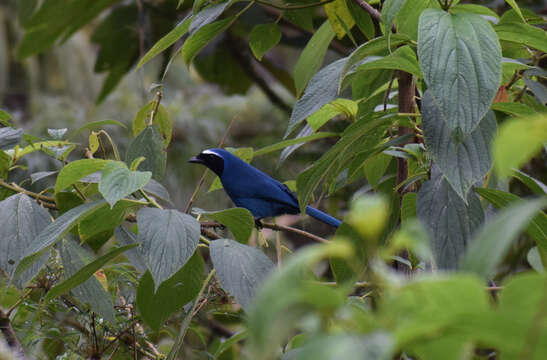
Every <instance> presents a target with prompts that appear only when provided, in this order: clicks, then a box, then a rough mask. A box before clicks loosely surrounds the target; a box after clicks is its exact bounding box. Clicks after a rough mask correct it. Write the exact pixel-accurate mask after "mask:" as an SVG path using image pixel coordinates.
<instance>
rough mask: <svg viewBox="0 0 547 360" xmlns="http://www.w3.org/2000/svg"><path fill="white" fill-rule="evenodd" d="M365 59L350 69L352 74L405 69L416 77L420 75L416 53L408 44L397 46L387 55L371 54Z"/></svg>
mask: <svg viewBox="0 0 547 360" xmlns="http://www.w3.org/2000/svg"><path fill="white" fill-rule="evenodd" d="M367 60H368V61H366V62H363V64H362V65H358V66H357V67H356V68H355V70H353V71H352V74H355V73H359V72H360V71H368V70H382V69H392V70H402V71H406V72H408V73H410V74H413V75H416V76H417V77H422V72H421V71H420V66H419V65H418V61H417V60H416V54H415V53H414V51H413V50H412V49H411V48H410V46H408V45H405V46H401V47H399V48H397V50H395V51H394V52H393V53H391V54H389V55H388V56H384V57H380V58H376V57H372V56H371V57H370V58H369V59H367Z"/></svg>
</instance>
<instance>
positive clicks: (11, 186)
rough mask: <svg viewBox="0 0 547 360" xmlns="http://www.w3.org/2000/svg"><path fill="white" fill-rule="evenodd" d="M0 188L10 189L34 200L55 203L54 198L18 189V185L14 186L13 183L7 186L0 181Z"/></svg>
mask: <svg viewBox="0 0 547 360" xmlns="http://www.w3.org/2000/svg"><path fill="white" fill-rule="evenodd" d="M0 186H2V187H5V188H6V189H10V190H12V191H15V192H18V193H23V194H25V195H28V196H30V197H32V198H34V199H39V200H43V201H47V202H50V203H55V199H54V198H52V197H50V196H45V195H40V194H37V193H35V192H32V191H29V190H27V189H24V188H22V187H20V186H19V185H17V184H15V183H11V184H8V183H7V182H5V181H4V180H0Z"/></svg>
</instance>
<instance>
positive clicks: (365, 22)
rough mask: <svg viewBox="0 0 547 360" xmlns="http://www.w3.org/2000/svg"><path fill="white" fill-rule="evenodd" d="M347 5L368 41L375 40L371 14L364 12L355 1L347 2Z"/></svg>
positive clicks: (349, 0) (348, 0) (347, 0)
mask: <svg viewBox="0 0 547 360" xmlns="http://www.w3.org/2000/svg"><path fill="white" fill-rule="evenodd" d="M346 5H347V7H348V10H349V12H350V14H351V16H352V17H353V20H354V21H355V24H357V27H358V28H359V30H360V31H361V33H362V34H363V35H365V37H366V38H367V39H368V40H370V39H373V38H374V32H375V29H374V23H373V22H372V18H371V17H370V15H369V13H368V12H366V11H363V10H362V9H361V7H360V6H359V5H357V4H356V3H355V2H353V0H346Z"/></svg>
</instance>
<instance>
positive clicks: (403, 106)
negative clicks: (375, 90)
mask: <svg viewBox="0 0 547 360" xmlns="http://www.w3.org/2000/svg"><path fill="white" fill-rule="evenodd" d="M397 79H398V82H399V104H398V105H399V112H401V113H411V112H412V110H413V107H414V89H415V87H414V83H413V81H412V74H409V73H407V72H404V71H398V72H397ZM412 132H413V131H412V129H410V128H408V127H406V126H399V131H398V135H399V136H404V135H406V134H410V133H412ZM407 177H408V163H407V161H406V159H402V158H398V159H397V185H399V184H402V183H403V182H404V181H405V180H406V178H407ZM403 193H404V186H401V187H400V188H399V194H401V195H402V194H403Z"/></svg>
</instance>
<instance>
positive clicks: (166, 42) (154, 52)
mask: <svg viewBox="0 0 547 360" xmlns="http://www.w3.org/2000/svg"><path fill="white" fill-rule="evenodd" d="M191 22H192V18H191V17H187V18H185V19H184V20H182V21H181V22H180V23H178V24H177V26H175V28H173V30H171V31H169V32H168V33H167V35H165V36H164V37H162V38H161V39H160V40H159V41H158V42H157V43H155V44H154V46H152V48H151V49H150V50H148V52H147V53H146V54H144V56H143V57H142V59H141V60H140V61H139V63H138V64H137V70H138V69H139V68H140V67H141V66H143V65H144V64H146V63H147V62H148V61H150V60H152V59H153V58H154V57H156V56H158V55H159V54H160V53H161V52H162V51H164V50H165V49H167V48H168V47H169V46H171V45H173V44H174V43H175V42H176V41H177V40H178V39H180V38H181V37H183V36H184V34H186V33H187V32H188V28H189V27H190V23H191Z"/></svg>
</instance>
